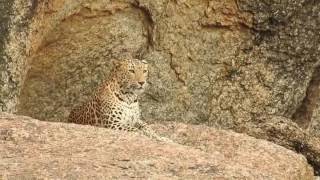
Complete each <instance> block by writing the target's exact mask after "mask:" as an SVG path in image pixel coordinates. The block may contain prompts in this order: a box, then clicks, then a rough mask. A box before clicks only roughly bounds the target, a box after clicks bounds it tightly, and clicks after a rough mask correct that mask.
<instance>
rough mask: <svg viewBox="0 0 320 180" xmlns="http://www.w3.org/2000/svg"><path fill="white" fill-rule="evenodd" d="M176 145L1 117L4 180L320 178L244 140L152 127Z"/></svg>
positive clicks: (201, 129) (294, 158)
mask: <svg viewBox="0 0 320 180" xmlns="http://www.w3.org/2000/svg"><path fill="white" fill-rule="evenodd" d="M153 127H154V128H155V129H156V130H157V131H158V132H160V133H164V134H165V135H167V136H169V137H170V138H172V139H173V140H174V141H176V142H177V143H164V142H158V141H155V140H152V139H149V138H147V137H144V136H142V135H139V134H135V133H126V132H119V131H112V130H109V129H105V128H97V127H92V126H83V125H76V124H66V123H52V122H43V121H39V120H36V119H32V118H29V117H25V116H17V115H12V114H7V113H0V152H1V153H0V179H34V178H36V179H88V178H90V179H92V178H94V179H128V178H137V179H182V178H183V179H195V178H196V179H213V178H214V179H291V180H292V179H306V180H308V179H310V180H311V179H314V176H313V169H312V168H311V166H309V165H308V163H307V161H306V159H305V158H304V157H303V156H302V155H299V154H296V153H294V152H293V151H291V150H288V149H285V148H283V147H281V146H278V145H275V144H273V143H270V142H268V141H264V140H258V139H255V138H253V137H249V136H247V135H244V134H238V133H234V132H231V131H223V130H217V129H214V128H210V127H206V126H195V125H186V124H181V123H167V124H158V125H153Z"/></svg>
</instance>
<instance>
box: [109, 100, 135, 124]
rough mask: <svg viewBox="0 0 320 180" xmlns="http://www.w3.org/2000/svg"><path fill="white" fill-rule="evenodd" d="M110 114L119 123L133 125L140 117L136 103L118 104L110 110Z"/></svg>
mask: <svg viewBox="0 0 320 180" xmlns="http://www.w3.org/2000/svg"><path fill="white" fill-rule="evenodd" d="M112 114H114V116H115V118H116V119H118V120H119V121H120V122H121V123H125V124H129V125H134V124H135V122H136V121H137V120H138V118H139V115H140V109H139V104H138V102H135V103H131V104H127V103H125V102H118V103H117V105H116V106H115V107H114V108H113V109H112Z"/></svg>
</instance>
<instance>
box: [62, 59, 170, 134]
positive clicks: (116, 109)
mask: <svg viewBox="0 0 320 180" xmlns="http://www.w3.org/2000/svg"><path fill="white" fill-rule="evenodd" d="M147 76H148V64H147V62H145V61H140V60H138V59H130V60H123V61H117V62H116V63H115V68H114V69H113V70H112V72H111V74H110V76H109V78H107V80H106V81H105V82H104V83H102V84H101V86H99V88H98V89H97V90H96V92H95V93H94V95H93V97H92V98H91V99H90V100H89V101H87V102H86V103H84V104H82V105H81V106H78V107H76V108H74V109H73V110H72V111H71V112H70V115H69V118H68V122H71V123H77V124H89V125H94V126H101V127H106V128H111V129H116V130H125V131H136V132H142V133H143V134H145V135H147V136H149V137H152V138H156V139H158V140H166V138H164V137H160V136H158V135H157V134H156V133H155V132H154V131H153V130H152V129H151V128H149V127H148V125H147V124H146V123H144V122H143V121H142V120H141V119H140V108H139V102H138V96H139V95H140V94H141V93H143V91H144V89H145V86H146V84H147V83H146V81H147Z"/></svg>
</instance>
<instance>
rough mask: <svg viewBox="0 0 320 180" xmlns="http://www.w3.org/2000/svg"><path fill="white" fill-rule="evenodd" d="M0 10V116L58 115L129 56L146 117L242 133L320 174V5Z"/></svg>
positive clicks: (95, 0) (191, 2)
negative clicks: (137, 64)
mask: <svg viewBox="0 0 320 180" xmlns="http://www.w3.org/2000/svg"><path fill="white" fill-rule="evenodd" d="M0 8H2V9H3V10H2V9H0V15H1V16H0V20H1V22H3V23H2V24H1V29H0V34H1V35H0V70H1V74H0V75H1V77H0V88H1V89H0V107H1V110H2V111H8V112H18V113H20V114H24V115H28V116H32V117H34V118H38V119H46V120H50V121H64V120H65V118H66V117H67V115H68V113H69V111H70V110H71V108H72V106H74V105H76V104H78V103H81V102H83V101H85V100H86V99H88V97H89V96H90V94H91V92H92V91H93V89H94V88H95V87H96V86H97V84H98V83H100V82H101V81H102V79H103V78H105V77H106V76H107V73H108V72H109V70H110V68H111V59H119V58H123V57H130V56H134V57H138V58H144V59H146V60H147V61H148V62H149V63H150V67H151V70H150V86H149V89H148V90H147V92H146V94H145V95H144V97H142V98H141V101H142V103H141V105H142V111H143V118H144V119H145V120H146V121H151V120H154V121H183V122H191V123H198V124H200V123H203V124H206V125H210V126H216V127H222V128H226V129H233V130H235V131H238V132H243V133H248V134H251V135H253V136H255V137H257V138H263V139H267V140H270V141H273V142H276V143H278V144H280V145H283V146H285V147H287V148H289V149H293V150H296V151H298V152H301V153H303V154H304V155H305V156H306V157H307V158H308V161H309V162H310V163H311V164H312V165H313V166H314V167H315V169H316V172H318V173H320V162H319V156H317V155H319V152H320V151H319V142H320V140H319V138H316V137H315V138H313V136H318V134H320V128H319V121H320V116H319V114H320V113H319V110H320V105H319V94H320V79H319V78H318V77H320V66H319V63H320V59H319V57H320V49H319V48H320V47H319V44H320V34H319V33H320V1H309V0H282V1H277V2H276V1H271V0H264V1H254V0H223V1H220V0H212V1H199V0H188V1H185V0H176V1H169V0H157V1H154V0H118V1H111V0H103V1H102V0H77V1H70V0H50V1H49V0H26V1H23V2H22V1H19V0H12V1H3V2H1V4H0ZM265 117H267V118H265ZM297 124H298V125H299V126H297ZM283 127H286V128H283ZM274 130H275V131H274ZM271 132H277V133H278V134H274V133H271ZM318 137H319V136H318ZM297 144H298V145H297ZM305 145H308V146H305ZM299 146H302V147H303V148H297V147H299Z"/></svg>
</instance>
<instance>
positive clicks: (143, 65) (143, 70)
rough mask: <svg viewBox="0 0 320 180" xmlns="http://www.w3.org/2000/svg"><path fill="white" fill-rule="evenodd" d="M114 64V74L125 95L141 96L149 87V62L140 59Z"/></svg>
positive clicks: (120, 61)
mask: <svg viewBox="0 0 320 180" xmlns="http://www.w3.org/2000/svg"><path fill="white" fill-rule="evenodd" d="M114 64H115V69H114V73H115V74H116V80H117V82H118V84H119V85H120V88H121V90H122V91H123V92H125V93H135V94H141V93H142V92H143V91H144V89H145V87H146V85H147V77H148V64H147V62H146V61H144V60H139V59H126V60H119V61H115V62H114Z"/></svg>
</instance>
